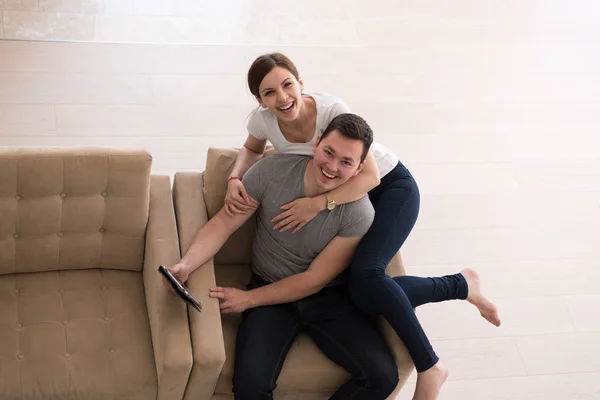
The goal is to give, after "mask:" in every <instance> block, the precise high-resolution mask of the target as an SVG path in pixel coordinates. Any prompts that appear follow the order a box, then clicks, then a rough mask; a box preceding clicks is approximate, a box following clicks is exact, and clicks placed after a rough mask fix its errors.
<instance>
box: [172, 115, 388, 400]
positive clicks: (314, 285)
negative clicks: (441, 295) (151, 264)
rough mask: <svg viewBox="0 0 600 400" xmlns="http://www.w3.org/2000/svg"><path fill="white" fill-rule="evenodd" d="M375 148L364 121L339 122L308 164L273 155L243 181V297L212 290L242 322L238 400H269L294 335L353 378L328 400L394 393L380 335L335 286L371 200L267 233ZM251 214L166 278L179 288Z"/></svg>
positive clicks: (344, 118) (229, 222) (214, 234)
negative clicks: (247, 243) (250, 204)
mask: <svg viewBox="0 0 600 400" xmlns="http://www.w3.org/2000/svg"><path fill="white" fill-rule="evenodd" d="M372 141H373V133H372V131H371V129H370V128H369V126H368V125H367V123H366V122H365V121H364V120H363V119H362V118H360V117H358V116H356V115H353V114H342V115H339V116H337V117H336V118H334V120H332V122H331V123H330V125H329V127H328V128H327V129H326V130H325V132H324V133H323V135H322V136H321V138H320V139H319V140H318V142H317V143H316V144H315V145H314V158H310V157H307V156H296V155H274V156H270V157H267V158H265V159H263V160H261V161H260V162H258V163H256V164H255V165H254V166H253V167H252V168H251V169H249V170H248V171H247V172H246V174H245V175H244V178H243V182H244V186H245V187H246V190H247V192H248V193H249V195H250V196H251V197H252V198H253V199H254V200H255V201H256V204H257V208H256V209H255V210H254V212H256V213H257V229H256V236H255V239H254V244H253V265H252V267H253V277H252V280H251V282H250V285H249V286H248V290H247V291H243V290H237V289H233V288H214V289H212V290H211V296H212V297H217V298H220V299H222V300H223V301H222V303H221V310H222V312H224V313H227V312H244V315H243V319H242V323H241V325H240V327H239V330H238V337H237V348H236V355H235V368H234V377H233V391H234V393H235V397H236V399H238V400H243V399H272V398H273V394H272V392H273V390H274V389H275V387H276V381H277V377H278V375H279V372H280V371H281V367H282V365H283V361H284V359H285V356H286V355H287V352H288V351H289V349H290V347H291V345H292V343H293V342H294V340H293V339H294V338H295V337H296V335H297V334H298V333H299V332H300V331H304V332H306V333H308V334H309V335H310V336H311V337H312V339H313V340H314V342H315V343H316V344H317V346H318V347H319V348H320V349H321V350H322V351H323V353H324V354H325V355H326V356H328V357H329V358H330V359H331V360H333V361H334V362H336V363H337V364H339V365H341V366H342V367H343V368H345V369H346V370H347V371H348V372H349V373H350V374H351V379H350V380H349V381H348V382H346V383H345V384H344V385H343V386H342V387H340V388H339V390H338V391H337V392H336V393H335V394H334V395H333V397H332V398H333V399H347V398H352V399H356V400H358V399H369V400H377V399H385V398H387V396H388V395H389V394H390V393H391V392H392V391H393V390H394V388H395V387H396V385H397V383H398V372H397V367H396V365H395V362H394V359H393V357H392V355H391V353H390V351H389V349H388V348H387V346H386V344H385V342H384V341H383V338H382V337H381V335H380V333H379V331H378V330H377V328H376V327H375V325H374V324H373V322H372V320H371V319H369V318H368V317H367V316H366V315H364V314H363V313H361V312H360V311H359V310H358V309H357V308H356V307H355V306H354V304H353V303H352V301H351V300H350V298H349V297H348V295H347V293H346V287H345V285H339V284H337V283H339V279H338V276H339V275H340V274H341V273H342V271H343V270H344V269H345V268H346V267H347V266H348V265H349V263H350V259H351V257H352V255H353V253H354V250H355V248H356V246H357V244H358V243H359V241H360V240H361V238H362V236H363V235H364V234H365V233H366V232H367V230H368V229H369V227H370V225H371V223H372V221H373V217H374V211H373V207H372V205H371V203H370V202H369V200H368V198H366V197H364V198H362V199H360V200H358V201H355V202H352V203H348V204H343V205H340V206H338V207H335V208H334V209H332V210H327V211H323V212H321V213H319V214H318V215H317V216H316V217H315V218H313V220H311V221H310V222H309V223H308V224H306V225H305V226H304V227H303V228H302V229H301V230H300V231H298V232H297V233H295V234H292V233H291V232H279V231H278V230H274V229H273V226H274V223H273V222H271V220H272V219H273V218H274V217H275V216H276V215H278V214H279V213H280V207H281V205H283V204H286V203H288V202H291V201H293V200H295V199H297V198H299V197H305V196H311V197H312V196H317V195H320V194H324V193H326V192H328V191H331V190H333V189H335V188H336V187H338V186H340V185H342V184H343V183H345V182H346V181H347V180H348V179H350V178H351V177H353V176H355V175H356V174H358V173H359V172H360V171H361V169H362V167H363V165H364V160H365V157H366V155H367V153H368V151H369V148H370V146H371V143H372ZM252 214H253V213H247V214H236V215H234V216H229V215H227V213H225V211H224V210H223V209H221V210H220V211H219V213H217V215H215V217H213V218H212V219H211V220H210V221H209V222H208V223H207V224H206V225H205V226H204V227H203V228H202V229H201V230H200V231H199V232H198V234H197V236H196V238H195V239H194V242H193V243H192V245H191V246H190V248H189V250H188V251H187V253H186V254H185V256H184V257H183V258H182V259H181V261H180V262H179V263H178V264H176V265H175V266H173V267H172V268H171V269H170V270H171V272H172V273H173V274H174V275H175V276H176V277H177V278H178V279H180V280H181V281H182V282H185V281H186V280H187V278H188V276H189V274H190V273H191V272H192V271H193V270H195V269H196V268H198V267H199V266H200V265H202V264H204V263H205V262H206V261H208V260H209V259H210V258H211V257H213V256H214V254H216V253H217V251H218V250H219V249H220V248H221V246H222V245H223V244H224V243H225V241H226V240H227V239H228V238H229V236H230V235H231V234H232V233H233V232H235V231H236V230H237V229H238V228H239V227H240V226H241V225H243V224H244V222H246V221H247V220H248V219H249V218H250V216H251V215H252ZM349 332H351V334H348V333H349Z"/></svg>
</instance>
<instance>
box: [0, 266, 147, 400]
mask: <svg viewBox="0 0 600 400" xmlns="http://www.w3.org/2000/svg"><path fill="white" fill-rule="evenodd" d="M156 379H157V378H156V368H155V364H154V356H153V353H152V340H151V337H150V328H149V324H148V313H147V311H146V305H145V298H144V287H143V282H142V274H141V273H139V272H131V271H116V270H106V269H88V270H79V271H60V272H36V273H29V274H12V275H4V276H0V387H1V388H2V396H0V397H2V398H3V399H11V400H12V399H15V400H16V399H34V398H44V399H86V400H88V399H89V400H94V399H103V400H105V399H121V398H122V399H125V398H126V399H140V400H142V399H143V400H146V399H150V398H155V397H156V389H157V388H156Z"/></svg>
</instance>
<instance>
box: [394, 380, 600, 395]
mask: <svg viewBox="0 0 600 400" xmlns="http://www.w3.org/2000/svg"><path fill="white" fill-rule="evenodd" d="M599 382H600V374H598V373H581V374H562V375H541V376H526V377H511V378H494V379H473V380H457V381H449V382H447V383H446V384H445V385H444V386H443V388H442V392H441V393H440V397H439V400H481V399H486V400H566V399H569V400H574V399H576V400H596V399H597V398H599V397H600V383H599ZM410 399H411V397H410V394H409V391H404V390H403V391H402V393H401V394H400V396H398V400H410Z"/></svg>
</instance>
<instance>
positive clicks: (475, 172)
mask: <svg viewBox="0 0 600 400" xmlns="http://www.w3.org/2000/svg"><path fill="white" fill-rule="evenodd" d="M408 168H409V169H410V171H411V172H412V174H413V175H414V177H415V179H416V181H417V183H418V185H419V190H420V192H421V194H425V195H428V194H429V195H431V194H435V195H457V194H482V193H500V194H505V193H517V192H519V185H518V183H517V180H516V179H515V175H514V173H513V170H512V168H511V166H510V165H508V164H479V163H478V164H417V163H412V164H410V165H408Z"/></svg>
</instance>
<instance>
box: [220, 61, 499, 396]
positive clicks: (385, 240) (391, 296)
mask: <svg viewBox="0 0 600 400" xmlns="http://www.w3.org/2000/svg"><path fill="white" fill-rule="evenodd" d="M248 86H249V88H250V92H251V93H252V94H253V95H254V97H255V98H256V101H257V102H258V104H259V107H258V109H257V110H256V111H255V112H254V113H253V114H252V116H251V117H250V120H249V121H248V133H249V134H248V138H247V140H246V143H245V144H244V147H243V148H242V149H241V151H240V153H239V156H238V159H237V160H236V164H235V166H234V168H233V171H232V173H231V175H230V177H229V180H228V187H227V195H226V198H225V212H227V213H228V214H229V215H235V214H239V213H243V214H246V213H248V212H251V211H253V210H254V208H255V207H256V205H255V204H254V203H253V201H252V199H251V198H250V196H248V193H247V192H246V189H245V187H244V184H243V183H242V179H241V178H242V176H243V175H244V173H245V172H246V171H247V170H248V169H249V167H250V166H251V165H253V164H254V163H255V162H257V161H258V160H259V159H260V158H262V157H263V156H264V154H263V153H264V150H265V145H266V142H267V140H269V141H270V142H271V143H272V144H273V147H274V149H275V152H276V153H286V154H301V155H309V156H313V154H314V162H313V163H312V165H313V167H312V171H307V172H309V173H313V174H314V175H313V176H315V177H316V182H317V186H319V188H318V189H319V190H315V191H311V190H309V189H308V188H307V186H306V185H305V187H304V193H303V194H304V196H305V197H301V198H297V199H296V200H294V201H292V202H290V203H287V204H282V205H281V213H280V214H278V215H276V216H275V217H274V218H272V219H271V223H272V224H274V226H273V227H272V229H274V230H279V231H280V232H285V231H291V232H289V233H288V234H289V235H293V234H294V233H296V232H298V231H299V230H300V229H302V228H303V227H304V226H306V225H307V224H314V223H319V222H318V221H319V219H318V218H317V219H315V217H316V216H317V215H318V214H319V213H321V212H333V210H334V209H335V208H336V206H337V205H338V204H345V203H350V202H353V201H356V200H359V199H362V198H363V197H365V196H366V195H367V194H368V197H369V199H370V201H371V202H372V204H373V207H374V209H375V219H374V221H373V224H372V225H371V228H370V229H369V231H368V232H367V233H366V235H365V236H364V237H363V238H362V240H361V242H360V244H359V245H358V247H357V249H356V252H355V254H354V256H353V258H352V261H351V265H350V279H349V289H350V294H351V296H352V299H353V301H354V303H355V304H356V306H358V307H359V308H360V309H361V310H362V311H363V312H366V313H369V314H373V315H382V316H383V317H385V318H386V319H387V321H388V322H389V323H390V325H391V326H392V327H393V328H394V330H395V331H396V333H397V334H398V336H399V337H400V339H402V341H403V342H404V344H405V345H406V348H407V349H408V352H409V354H410V355H411V357H412V359H413V362H414V364H415V366H416V369H417V372H418V375H417V387H416V392H415V398H421V399H427V400H433V399H436V398H437V395H438V393H439V391H440V389H441V386H442V385H443V383H444V381H445V379H446V377H447V374H448V371H447V369H446V367H445V366H444V365H442V363H441V362H439V358H438V357H437V355H436V354H435V352H434V351H433V348H432V346H431V344H430V343H429V340H428V338H427V336H426V335H425V332H424V331H423V328H422V327H421V325H420V323H419V321H418V319H417V317H416V315H415V313H414V307H416V306H417V305H420V304H423V303H418V304H417V303H414V302H412V301H411V300H409V296H408V295H407V292H405V288H404V287H403V282H402V280H401V279H398V278H391V277H389V276H388V275H387V274H386V273H385V270H386V267H387V265H388V263H389V262H390V260H391V259H392V257H393V256H394V255H395V254H396V253H397V252H398V250H399V249H400V247H401V246H402V245H403V244H404V242H405V240H406V238H407V237H408V235H409V234H410V232H411V230H412V228H413V226H414V224H415V222H416V220H417V216H418V213H419V206H420V195H419V188H418V186H417V184H416V182H415V180H414V178H413V177H412V175H411V173H410V172H409V171H408V169H406V168H405V167H404V165H402V163H401V162H400V161H399V160H398V158H397V157H396V155H395V154H394V153H392V152H391V151H390V150H388V149H387V148H385V147H383V146H380V145H378V144H377V143H375V142H373V144H372V145H371V141H372V132H371V128H370V127H369V125H368V124H367V122H366V121H365V120H364V119H362V118H361V117H359V116H357V115H354V114H350V112H349V109H348V107H347V106H346V104H344V102H342V101H341V100H340V99H339V98H337V97H335V96H331V95H328V94H323V93H305V92H303V89H304V83H303V82H302V79H301V78H300V74H299V73H298V70H297V69H296V67H295V66H294V64H293V63H292V62H291V60H290V59H289V58H287V57H286V56H284V55H283V54H281V53H272V54H265V55H262V56H260V57H258V58H257V59H256V60H255V61H254V62H253V63H252V66H251V67H250V70H249V71H248ZM349 132H354V133H355V134H356V135H357V137H351V138H348V137H347V136H346V133H349ZM361 135H362V136H364V137H369V138H370V140H369V143H366V142H364V143H363V142H361V141H360V140H356V139H361ZM352 142H353V143H352ZM334 144H335V145H334ZM363 144H364V147H363V148H362V149H359V150H358V151H357V149H356V148H353V146H362V145H363ZM353 150H354V151H353ZM351 154H361V157H360V159H358V157H356V158H355V157H352V156H349V155H351ZM311 196H313V197H311ZM325 210H327V211H325ZM307 228H312V225H308V227H307ZM400 278H402V277H400ZM466 279H467V278H465V277H464V276H463V275H460V274H457V275H456V276H453V277H452V279H451V280H452V281H453V282H454V281H455V282H459V283H460V285H459V286H461V287H463V288H464V287H466ZM417 286H419V285H415V286H412V287H411V289H409V288H407V290H409V291H410V290H412V289H415V288H416V287H417ZM442 286H447V285H441V286H440V287H442ZM451 286H452V285H450V286H448V287H451ZM416 292H417V294H418V296H421V295H425V296H427V294H431V293H432V291H431V290H430V289H427V288H424V287H422V288H421V289H418V290H416ZM433 292H439V293H441V292H444V293H445V297H443V298H440V300H434V301H442V300H444V299H447V298H466V294H465V293H466V292H464V291H463V292H461V293H460V294H457V293H458V292H453V291H452V290H450V291H446V290H445V289H440V290H434V291H433ZM486 304H487V303H486ZM490 307H491V308H490V310H491V311H490V312H488V311H489V310H488V311H486V312H485V313H484V312H482V315H484V314H485V315H492V316H493V318H488V320H489V321H490V322H492V323H494V324H496V325H499V323H500V321H499V319H498V318H497V314H496V312H495V307H494V306H493V305H491V306H490ZM478 308H479V306H478Z"/></svg>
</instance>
